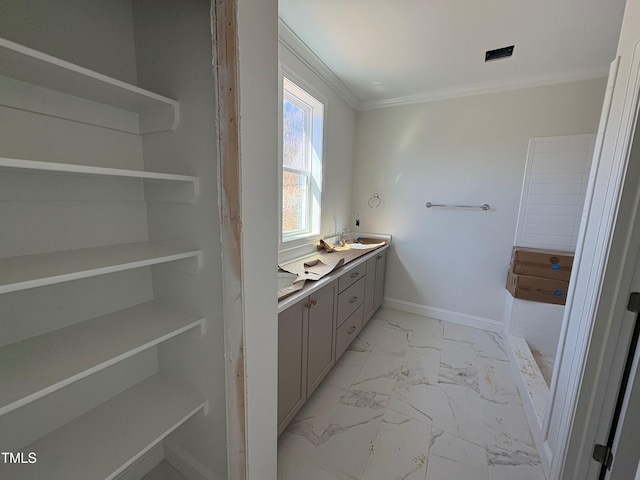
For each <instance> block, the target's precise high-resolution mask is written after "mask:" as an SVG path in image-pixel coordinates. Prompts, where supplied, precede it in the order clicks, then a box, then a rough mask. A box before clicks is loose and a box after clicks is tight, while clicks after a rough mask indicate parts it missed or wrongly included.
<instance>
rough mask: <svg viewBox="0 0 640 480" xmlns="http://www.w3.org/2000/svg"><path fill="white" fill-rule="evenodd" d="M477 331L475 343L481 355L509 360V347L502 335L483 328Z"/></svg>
mask: <svg viewBox="0 0 640 480" xmlns="http://www.w3.org/2000/svg"><path fill="white" fill-rule="evenodd" d="M476 332H478V333H477V334H476V335H475V339H474V342H473V344H474V347H475V349H476V352H477V353H478V356H479V357H484V358H493V359H496V360H502V361H505V362H507V361H509V356H508V354H507V349H506V347H505V346H504V342H503V341H502V338H501V337H500V335H498V334H497V333H493V332H483V331H482V330H476Z"/></svg>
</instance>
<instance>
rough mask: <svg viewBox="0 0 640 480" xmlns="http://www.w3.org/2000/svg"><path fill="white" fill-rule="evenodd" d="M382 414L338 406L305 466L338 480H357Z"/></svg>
mask: <svg viewBox="0 0 640 480" xmlns="http://www.w3.org/2000/svg"><path fill="white" fill-rule="evenodd" d="M384 411H385V409H384V408H375V407H374V408H368V407H367V406H357V405H353V404H340V405H339V406H338V407H337V409H336V412H335V414H334V416H333V418H332V419H331V423H330V425H329V427H327V429H326V430H325V432H324V433H323V435H322V437H321V438H320V441H319V443H318V445H317V446H316V448H315V449H314V450H313V451H312V452H311V454H310V455H309V457H308V458H307V463H312V464H314V465H315V466H317V467H320V468H322V469H323V470H325V471H327V472H328V473H330V474H331V475H333V476H334V477H336V478H337V479H339V480H352V479H354V478H361V476H362V473H363V472H364V469H365V466H366V465H367V461H368V460H369V456H370V454H371V451H372V449H373V442H374V440H375V437H376V434H377V433H378V429H379V427H380V423H381V422H382V417H383V416H384Z"/></svg>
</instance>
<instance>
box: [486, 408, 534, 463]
mask: <svg viewBox="0 0 640 480" xmlns="http://www.w3.org/2000/svg"><path fill="white" fill-rule="evenodd" d="M483 412H484V414H483V421H484V432H485V435H486V436H485V440H484V443H485V445H486V446H487V447H488V448H492V447H494V446H495V447H499V448H501V449H504V450H509V451H526V452H529V453H533V454H535V455H536V456H537V453H536V448H535V446H534V441H533V437H532V435H531V430H530V429H529V423H528V422H527V418H526V414H525V412H524V408H523V407H522V405H516V404H499V403H495V402H489V401H485V403H484V408H483Z"/></svg>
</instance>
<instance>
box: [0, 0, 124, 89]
mask: <svg viewBox="0 0 640 480" xmlns="http://www.w3.org/2000/svg"><path fill="white" fill-rule="evenodd" d="M0 27H1V28H2V37H3V38H5V39H7V40H11V41H12V42H16V43H20V44H23V45H26V46H27V47H30V48H34V49H36V50H39V51H41V52H45V53H48V54H49V55H53V56H54V57H59V58H62V59H64V60H67V61H68V62H71V63H75V64H78V65H82V66H83V67H86V68H88V69H90V70H95V71H97V72H100V73H104V74H105V75H109V76H111V77H115V78H117V79H119V80H123V81H125V82H129V83H136V58H135V49H134V40H133V16H132V13H131V1H130V0H92V1H90V2H87V1H86V0H56V1H55V2H52V1H48V0H29V1H24V0H2V4H1V5H0Z"/></svg>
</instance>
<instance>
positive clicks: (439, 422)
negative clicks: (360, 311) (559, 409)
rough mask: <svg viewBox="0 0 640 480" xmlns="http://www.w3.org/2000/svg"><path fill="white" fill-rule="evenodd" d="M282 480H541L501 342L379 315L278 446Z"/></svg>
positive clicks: (386, 312)
mask: <svg viewBox="0 0 640 480" xmlns="http://www.w3.org/2000/svg"><path fill="white" fill-rule="evenodd" d="M278 479H279V480H394V479H398V480H400V479H405V480H418V479H419V480H545V476H544V473H543V470H542V466H541V465H540V459H539V457H538V454H537V451H536V448H535V446H534V443H533V439H532V437H531V433H530V431H529V427H528V424H527V419H526V416H525V412H524V409H523V407H522V402H521V401H520V396H519V395H518V390H517V387H516V383H515V378H514V376H513V373H512V370H511V366H510V365H509V361H508V358H507V355H506V353H505V348H504V345H503V342H502V339H501V338H500V336H499V335H496V334H492V333H488V332H484V331H482V330H476V329H473V328H468V327H463V326H459V325H454V324H450V323H447V322H440V321H437V320H432V319H429V318H425V317H422V316H418V315H413V314H409V313H405V312H399V311H396V310H391V309H387V308H382V309H380V310H379V311H378V312H377V313H376V315H375V316H374V318H372V319H371V320H370V321H369V323H368V324H367V326H366V328H365V329H364V330H363V331H362V332H361V333H360V335H359V336H358V338H356V340H355V341H354V343H353V344H352V345H351V347H349V350H347V351H346V352H345V354H344V355H343V356H342V358H340V360H339V361H338V363H337V364H336V365H335V367H334V368H333V370H332V371H331V372H330V373H329V375H328V376H327V377H326V378H325V380H324V381H323V382H322V384H321V385H320V386H319V387H318V389H317V390H316V391H315V392H314V394H313V396H312V397H311V398H310V399H309V400H308V401H307V403H306V404H305V406H304V407H303V408H302V410H301V411H300V412H299V413H298V415H297V416H296V418H295V419H294V420H293V421H292V422H291V424H290V425H289V426H288V428H287V429H286V430H285V431H284V432H283V434H282V435H281V436H280V439H279V441H278Z"/></svg>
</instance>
